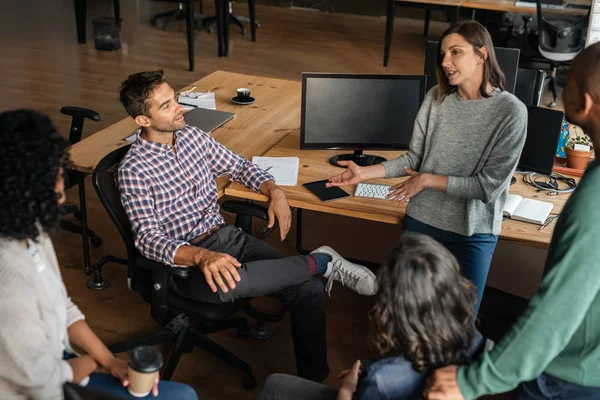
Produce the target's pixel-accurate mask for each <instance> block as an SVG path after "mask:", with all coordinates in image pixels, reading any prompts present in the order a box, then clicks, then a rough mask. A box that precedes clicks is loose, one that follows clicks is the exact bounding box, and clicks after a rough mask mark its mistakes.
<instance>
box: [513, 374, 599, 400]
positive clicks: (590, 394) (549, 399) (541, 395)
mask: <svg viewBox="0 0 600 400" xmlns="http://www.w3.org/2000/svg"><path fill="white" fill-rule="evenodd" d="M514 399H515V400H593V399H600V387H591V386H581V385H577V384H575V383H571V382H568V381H565V380H564V379H560V378H557V377H555V376H552V375H550V374H547V373H545V372H544V373H542V375H540V376H538V377H537V378H536V379H534V380H532V381H529V382H523V383H521V384H520V385H519V387H518V388H517V392H516V395H515V397H514Z"/></svg>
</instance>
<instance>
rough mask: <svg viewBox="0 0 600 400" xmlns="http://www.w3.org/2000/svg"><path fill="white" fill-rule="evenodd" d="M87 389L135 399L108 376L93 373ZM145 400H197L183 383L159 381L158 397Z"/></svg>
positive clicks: (149, 397)
mask: <svg viewBox="0 0 600 400" xmlns="http://www.w3.org/2000/svg"><path fill="white" fill-rule="evenodd" d="M87 387H89V388H92V389H96V390H98V391H101V392H102V393H106V394H112V395H115V396H118V397H120V398H123V399H136V398H139V397H133V396H132V395H130V394H129V392H128V391H127V388H124V387H123V385H121V381H119V380H118V379H116V378H114V377H113V376H111V375H108V374H101V373H93V374H91V375H90V381H89V383H88V384H87ZM144 398H145V399H156V400H161V399H162V400H168V399H177V400H198V396H196V392H195V391H194V389H192V388H191V387H189V386H188V385H184V384H183V383H177V382H170V381H163V380H161V381H160V382H159V383H158V397H154V396H153V395H152V393H150V394H149V395H148V396H146V397H144Z"/></svg>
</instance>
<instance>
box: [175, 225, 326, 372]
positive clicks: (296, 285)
mask: <svg viewBox="0 0 600 400" xmlns="http://www.w3.org/2000/svg"><path fill="white" fill-rule="evenodd" d="M196 246H198V247H202V248H205V249H208V250H211V251H215V252H219V253H227V254H229V255H231V256H233V257H235V258H236V259H237V260H238V261H239V262H240V263H241V264H242V266H241V267H240V268H238V272H239V274H240V278H241V280H240V282H236V287H235V289H233V290H232V289H230V290H229V292H227V293H223V291H222V290H221V289H218V291H217V293H213V291H212V290H211V289H210V287H209V286H208V283H206V278H205V277H204V274H203V273H202V271H201V270H200V268H195V267H191V268H190V272H189V277H188V278H187V279H185V280H181V279H177V280H176V281H175V283H176V285H177V287H178V289H179V290H180V291H181V292H182V294H184V295H185V296H188V297H191V298H193V299H196V300H198V301H202V302H207V303H217V304H218V303H224V302H231V301H234V300H237V299H241V298H248V297H257V296H270V297H274V298H277V299H279V300H281V301H282V302H283V303H284V304H286V305H288V306H290V307H291V325H292V340H293V342H294V350H295V353H296V368H297V372H298V375H299V376H301V377H303V378H306V379H310V380H313V381H318V382H320V381H323V380H324V379H325V378H327V376H328V375H329V366H328V365H327V343H326V340H325V333H326V327H325V304H324V290H323V283H322V281H321V278H319V277H315V276H311V274H310V268H309V266H308V260H307V257H306V256H294V257H285V256H284V254H283V253H282V252H281V251H279V250H278V249H276V248H274V247H272V246H270V245H269V244H267V243H265V242H263V241H262V240H258V239H256V238H254V237H252V236H250V235H247V234H245V233H244V232H242V231H241V230H239V229H238V228H236V227H234V226H230V225H228V226H225V227H223V228H221V229H219V230H218V231H216V232H215V233H214V234H212V235H211V236H209V237H208V238H206V239H204V240H203V241H201V242H200V243H198V244H197V245H196Z"/></svg>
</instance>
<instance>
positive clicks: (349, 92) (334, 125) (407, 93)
mask: <svg viewBox="0 0 600 400" xmlns="http://www.w3.org/2000/svg"><path fill="white" fill-rule="evenodd" d="M424 95H425V76H424V75H358V74H307V73H305V74H303V75H302V119H301V136H302V142H301V148H303V149H336V148H337V149H406V148H408V144H409V142H410V138H411V137H412V131H413V126H414V123H415V118H416V116H417V113H418V111H419V107H420V106H421V103H422V102H423V97H424Z"/></svg>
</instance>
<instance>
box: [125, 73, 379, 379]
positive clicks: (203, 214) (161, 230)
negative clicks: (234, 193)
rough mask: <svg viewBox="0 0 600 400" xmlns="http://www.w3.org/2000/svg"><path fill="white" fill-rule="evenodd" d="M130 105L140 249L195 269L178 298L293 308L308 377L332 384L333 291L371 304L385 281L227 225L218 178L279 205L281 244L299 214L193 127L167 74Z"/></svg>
mask: <svg viewBox="0 0 600 400" xmlns="http://www.w3.org/2000/svg"><path fill="white" fill-rule="evenodd" d="M120 100H121V103H122V104H123V106H124V107H125V110H126V111H127V113H128V114H129V115H130V116H131V117H132V118H134V119H135V121H136V123H138V124H139V125H140V127H141V128H140V129H139V130H138V139H137V141H136V142H135V143H134V144H133V145H132V146H131V148H130V150H129V151H128V152H127V155H126V156H125V158H124V159H123V161H122V162H121V165H120V166H119V172H118V185H119V191H120V194H121V201H122V203H123V206H124V208H125V211H126V212H127V216H128V217H129V220H130V222H131V227H132V230H133V234H134V236H135V244H136V247H137V248H138V250H139V251H140V252H141V253H142V254H143V255H144V256H146V257H148V258H150V259H153V260H156V261H159V262H162V263H164V264H167V265H170V266H172V267H174V268H177V267H182V266H189V267H192V268H190V272H189V276H188V278H187V279H178V278H175V279H176V282H175V284H176V286H177V288H178V290H179V291H180V292H181V293H183V294H184V295H186V296H188V297H190V298H193V299H196V300H198V301H202V302H211V303H222V302H232V301H235V300H236V299H239V298H245V297H255V296H263V295H269V296H273V297H276V298H278V299H280V300H281V301H283V302H284V303H285V304H287V305H289V306H290V307H291V319H292V321H291V325H292V338H293V341H294V349H295V353H296V367H297V372H298V375H300V376H302V377H304V378H307V379H311V380H314V381H322V380H324V379H325V378H326V377H327V376H328V374H329V367H328V365H327V346H326V342H325V308H324V302H323V284H322V282H321V280H320V279H319V276H323V277H325V278H327V279H328V282H327V288H328V291H330V290H331V285H332V284H333V281H334V280H337V281H340V282H341V283H342V284H344V285H345V286H347V287H349V288H351V289H353V290H355V291H356V292H358V293H360V294H363V295H373V294H375V292H376V291H377V284H376V281H375V276H374V275H373V273H372V272H371V271H369V270H368V269H367V268H365V267H363V266H360V265H357V264H353V263H350V262H348V261H347V260H345V259H344V258H343V257H341V256H340V255H339V254H338V253H337V252H336V251H335V250H333V249H331V248H330V247H327V246H323V247H320V248H318V249H317V250H315V251H314V252H313V253H311V254H310V255H308V256H294V257H285V256H284V255H283V254H282V253H281V252H280V251H279V250H278V249H276V248H274V247H272V246H270V245H268V244H266V243H265V242H263V241H260V240H258V239H255V238H253V237H252V236H250V235H247V234H245V233H243V232H241V231H240V230H239V229H237V228H235V227H233V226H229V225H226V224H225V221H224V219H223V217H222V216H221V214H220V213H219V205H218V203H217V199H218V194H217V185H216V182H215V178H217V177H218V176H220V175H222V174H225V173H227V174H228V175H229V178H230V179H231V180H235V181H239V182H241V183H243V184H244V185H246V186H248V187H249V188H252V189H254V190H256V191H260V192H261V193H263V194H265V195H267V196H269V198H270V204H269V211H268V213H269V225H268V226H269V227H272V226H273V225H274V224H275V219H277V220H278V222H279V226H280V236H281V240H284V239H285V237H286V236H287V233H288V231H289V229H290V225H291V212H290V207H289V204H288V202H287V199H286V198H285V194H284V192H283V190H281V189H280V188H279V187H277V185H276V184H275V182H274V181H273V177H272V176H271V175H269V174H268V173H266V172H264V171H262V170H261V169H259V168H258V167H257V166H256V165H254V164H252V163H251V162H249V161H248V160H246V159H244V158H243V157H241V156H239V155H237V154H235V153H233V152H232V151H230V150H228V149H227V148H226V147H224V146H222V145H221V144H219V143H218V142H217V141H215V140H214V139H213V138H211V137H210V136H209V135H207V134H205V133H204V132H202V131H201V130H200V129H198V128H196V127H193V126H189V125H186V123H185V119H184V115H183V107H182V106H181V105H180V104H179V103H178V102H177V100H176V94H175V92H174V91H173V89H172V88H171V87H170V86H169V85H168V84H167V83H166V82H165V78H164V74H163V72H162V71H149V72H140V73H137V74H133V75H130V76H129V77H128V78H127V79H126V80H125V81H124V82H123V83H122V85H121V93H120Z"/></svg>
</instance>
